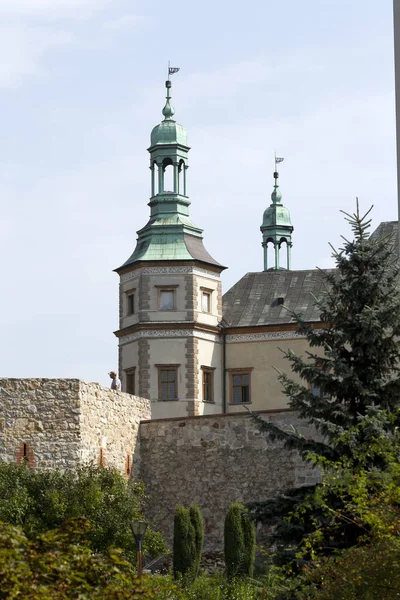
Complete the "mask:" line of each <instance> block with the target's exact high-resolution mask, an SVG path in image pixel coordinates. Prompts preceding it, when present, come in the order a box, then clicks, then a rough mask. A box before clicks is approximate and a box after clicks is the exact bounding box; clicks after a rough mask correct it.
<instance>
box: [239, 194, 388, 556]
mask: <svg viewBox="0 0 400 600" xmlns="http://www.w3.org/2000/svg"><path fill="white" fill-rule="evenodd" d="M370 210H371V209H370ZM369 213H370V211H368V212H367V213H366V214H365V215H364V216H360V213H359V207H358V202H357V208H356V212H355V214H353V215H349V214H347V213H344V214H345V216H346V220H347V221H348V223H349V224H350V226H351V229H352V232H353V237H354V239H353V240H352V241H349V240H347V239H345V238H343V239H344V246H343V248H342V249H341V250H340V251H338V252H336V251H334V254H333V256H334V259H335V262H336V270H334V271H321V277H322V278H323V280H324V282H325V293H324V294H323V295H322V296H321V297H320V298H315V299H314V301H315V303H316V306H317V307H318V309H319V312H320V321H321V323H320V324H318V325H317V326H313V325H311V324H309V323H306V322H304V321H303V319H302V317H301V315H294V318H295V320H296V322H297V325H298V333H299V334H300V335H302V336H304V337H305V338H306V340H307V342H308V344H309V346H310V350H309V351H308V352H307V353H306V355H305V356H298V355H296V354H295V353H294V352H292V351H291V350H289V351H288V352H286V353H285V356H286V358H287V359H288V361H289V363H290V365H291V368H292V371H293V372H294V373H296V374H297V376H298V378H300V382H299V380H298V378H297V379H296V380H294V379H292V377H291V376H290V375H288V374H287V373H280V375H279V379H280V381H281V383H282V385H283V389H284V392H285V394H286V395H287V396H288V398H289V401H288V404H289V407H290V408H291V409H293V410H295V411H297V412H298V415H299V417H300V418H301V419H304V420H305V421H307V422H308V423H310V424H311V425H313V426H314V427H315V428H316V429H317V431H318V432H319V433H320V434H321V435H322V437H321V440H320V441H317V440H314V439H306V438H304V437H303V436H301V435H300V434H298V433H297V432H296V431H284V430H282V429H280V428H279V427H277V426H275V425H274V424H272V423H267V422H265V421H264V420H263V419H262V418H261V417H260V416H257V415H253V418H255V419H256V420H257V423H258V425H259V427H260V429H261V430H262V431H264V432H266V433H267V434H268V435H269V436H270V438H272V439H278V440H281V441H283V442H284V444H285V446H286V447H287V448H288V449H290V450H297V451H298V452H299V453H300V454H301V456H302V457H303V458H304V459H305V460H307V459H308V458H309V456H310V453H311V454H314V455H315V456H317V457H326V458H327V459H329V461H333V462H334V461H339V460H340V459H341V458H342V457H343V456H347V457H349V458H352V459H353V460H354V464H355V468H356V467H357V458H356V454H357V453H356V452H355V450H357V448H359V447H360V445H361V444H363V445H365V444H366V447H368V439H366V438H365V436H366V435H371V432H369V433H368V432H367V433H366V430H365V428H361V427H360V428H357V427H355V426H356V425H357V423H358V422H359V421H360V419H362V418H363V417H365V416H366V415H368V414H371V413H373V412H374V411H377V410H387V411H389V412H391V411H394V410H395V408H396V407H397V406H398V405H399V400H400V374H399V359H400V346H399V340H400V294H399V269H398V260H399V259H398V254H397V239H392V238H389V237H385V238H379V237H377V236H372V237H371V236H370V235H369V228H370V224H371V220H370V218H369ZM398 425H399V423H398V422H397V420H395V421H393V422H391V423H389V424H388V426H387V430H386V431H385V432H384V434H385V435H389V436H390V435H391V433H392V432H393V429H394V428H395V427H396V426H398ZM350 430H351V431H357V434H354V435H351V436H348V435H346V433H347V432H348V431H350ZM372 435H373V434H372ZM372 460H374V459H373V458H371V461H372ZM380 460H381V458H379V460H378V463H377V464H375V465H371V466H375V467H378V468H384V466H385V465H384V464H382V463H380V464H379V461H380ZM312 494H313V487H312V486H308V487H302V488H294V489H290V490H284V491H283V492H282V493H281V494H279V495H277V496H276V497H274V498H270V499H268V500H267V501H265V502H262V503H253V504H251V505H249V506H250V509H251V514H252V515H253V516H254V517H256V518H258V519H259V520H262V521H264V522H265V523H268V524H274V525H277V528H276V529H275V542H277V543H278V545H279V543H280V545H281V548H283V549H285V551H286V553H288V555H289V556H292V554H291V547H290V546H291V545H292V547H295V546H296V543H298V542H299V540H300V539H301V538H302V537H303V536H304V535H305V534H307V533H308V532H310V531H312V530H313V529H314V528H315V527H316V526H319V527H323V525H324V523H323V522H321V521H319V520H318V518H316V513H317V512H318V507H317V506H313V496H312ZM305 497H307V498H308V509H307V510H306V511H304V513H303V520H302V522H301V523H300V522H296V520H295V519H291V520H290V519H289V520H288V519H287V515H288V514H289V513H291V512H292V511H293V509H294V508H295V507H297V506H299V504H301V503H302V502H303V500H304V498H305ZM331 501H332V506H335V505H336V504H337V502H338V499H337V498H336V497H332V499H331ZM342 533H343V532H340V535H342ZM342 538H343V539H342V540H341V542H339V541H338V540H334V544H333V545H336V546H337V545H340V544H342V545H347V546H349V545H351V544H352V543H354V541H355V540H354V539H353V532H352V531H351V528H348V529H347V530H346V532H345V533H344V534H343V535H342Z"/></svg>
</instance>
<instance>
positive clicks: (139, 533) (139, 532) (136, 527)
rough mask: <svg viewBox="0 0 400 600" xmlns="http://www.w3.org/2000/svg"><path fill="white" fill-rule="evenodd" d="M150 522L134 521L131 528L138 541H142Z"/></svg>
mask: <svg viewBox="0 0 400 600" xmlns="http://www.w3.org/2000/svg"><path fill="white" fill-rule="evenodd" d="M147 525H148V523H146V521H132V523H131V529H132V533H133V537H134V538H135V541H136V543H139V542H142V541H143V539H144V536H145V533H146V529H147Z"/></svg>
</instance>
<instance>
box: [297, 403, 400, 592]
mask: <svg viewBox="0 0 400 600" xmlns="http://www.w3.org/2000/svg"><path fill="white" fill-rule="evenodd" d="M396 412H398V411H396ZM397 418H398V414H389V413H385V412H384V411H378V412H377V413H376V414H374V415H373V416H372V417H366V418H365V419H363V420H362V421H361V423H360V424H358V425H357V426H356V428H358V429H359V428H361V429H364V430H365V429H369V430H370V434H369V441H368V442H367V443H366V444H365V443H364V444H362V445H361V446H359V448H358V449H357V450H356V451H355V456H353V457H351V458H350V459H349V458H347V457H344V458H343V459H342V460H340V461H335V462H333V461H328V460H327V459H325V458H321V457H315V460H316V461H317V464H319V465H320V467H321V468H322V470H323V478H322V482H321V485H320V486H318V488H317V489H316V492H315V501H316V502H317V503H318V504H319V507H320V511H321V513H323V514H324V515H325V520H326V528H325V531H321V530H318V529H316V530H315V531H314V532H313V533H312V534H310V535H309V536H308V537H307V538H306V539H305V540H304V542H303V548H302V552H303V553H306V554H307V555H308V556H311V558H312V562H310V563H309V564H308V566H307V567H306V568H305V569H304V570H303V574H302V583H303V585H304V583H306V587H305V588H303V594H302V595H299V598H304V599H306V598H321V600H322V599H324V598H326V599H328V598H342V599H343V600H347V599H349V600H350V599H353V598H359V599H360V600H372V599H373V598H385V599H387V600H391V599H392V598H393V599H394V598H398V597H399V596H398V594H399V589H400V462H399V457H400V435H399V432H398V431H396V432H395V434H394V435H393V436H390V437H389V436H387V435H382V431H384V429H385V425H386V424H387V422H392V423H393V422H395V421H396V420H397ZM372 430H375V431H376V432H377V433H376V435H375V436H374V438H373V439H372V440H371V439H370V438H371V431H372ZM353 434H354V428H352V430H350V432H348V434H347V437H348V438H349V439H350V438H351V437H352V436H353ZM377 458H380V459H383V462H384V463H385V465H386V468H385V469H384V470H382V469H379V468H376V467H375V466H371V459H377ZM332 494H333V495H335V497H336V498H339V499H340V500H341V503H342V509H341V510H340V512H339V511H337V510H335V509H334V508H333V507H332V504H331V502H330V497H331V496H332ZM303 508H304V507H303ZM297 518H300V519H301V514H299V513H298V514H297ZM343 525H345V526H351V527H352V529H353V530H357V532H358V538H357V543H356V544H355V545H353V546H352V547H350V548H346V549H343V550H341V551H339V552H335V553H334V554H333V555H332V556H330V557H327V556H325V557H321V554H322V553H321V545H322V546H324V544H325V540H326V538H327V537H337V535H336V534H337V531H342V529H343Z"/></svg>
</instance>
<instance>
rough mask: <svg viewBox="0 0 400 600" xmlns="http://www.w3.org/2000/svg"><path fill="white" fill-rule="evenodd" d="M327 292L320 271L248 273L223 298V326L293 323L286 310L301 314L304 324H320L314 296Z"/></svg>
mask: <svg viewBox="0 0 400 600" xmlns="http://www.w3.org/2000/svg"><path fill="white" fill-rule="evenodd" d="M328 271H330V270H328V269H327V270H325V272H328ZM331 271H334V269H332V270H331ZM324 289H325V287H324V283H323V280H322V277H321V271H320V270H317V269H315V270H314V269H313V270H309V271H283V270H282V271H262V272H261V273H247V274H246V275H245V276H244V277H242V279H240V280H239V281H238V282H237V283H236V284H235V285H234V286H233V287H232V288H231V289H230V290H229V291H228V292H227V293H226V294H225V295H224V297H223V325H224V326H225V327H254V326H258V325H281V324H284V323H292V322H294V320H293V318H292V316H291V315H290V313H289V312H288V310H287V309H289V310H290V311H294V312H296V313H300V314H301V315H302V317H303V319H304V320H305V321H319V312H318V309H316V308H315V306H314V304H315V300H314V298H313V295H314V296H316V297H318V296H319V295H320V294H321V293H322V292H323V290H324ZM282 299H283V300H282Z"/></svg>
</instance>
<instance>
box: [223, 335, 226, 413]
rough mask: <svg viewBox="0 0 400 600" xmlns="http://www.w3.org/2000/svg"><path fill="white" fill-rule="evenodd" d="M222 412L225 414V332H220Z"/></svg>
mask: <svg viewBox="0 0 400 600" xmlns="http://www.w3.org/2000/svg"><path fill="white" fill-rule="evenodd" d="M222 412H223V413H224V414H226V333H225V332H224V331H223V333H222Z"/></svg>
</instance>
